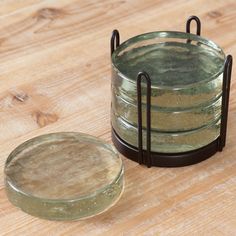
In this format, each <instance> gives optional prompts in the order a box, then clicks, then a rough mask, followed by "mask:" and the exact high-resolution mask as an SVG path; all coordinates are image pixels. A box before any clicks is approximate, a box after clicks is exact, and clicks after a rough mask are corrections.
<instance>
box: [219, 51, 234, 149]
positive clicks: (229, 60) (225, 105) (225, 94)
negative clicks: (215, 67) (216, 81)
mask: <svg viewBox="0 0 236 236" xmlns="http://www.w3.org/2000/svg"><path fill="white" fill-rule="evenodd" d="M232 65H233V57H232V56H231V55H228V56H227V57H226V59H225V63H224V72H223V84H222V104H221V125H220V137H219V143H218V150H219V151H222V150H223V148H224V146H225V143H226V133H227V121H228V110H229V94H230V82H231V72H232Z"/></svg>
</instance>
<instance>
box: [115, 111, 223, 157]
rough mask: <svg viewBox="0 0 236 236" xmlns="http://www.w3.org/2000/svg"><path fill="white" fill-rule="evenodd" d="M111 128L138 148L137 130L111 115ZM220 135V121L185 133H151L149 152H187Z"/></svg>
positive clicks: (144, 132)
mask: <svg viewBox="0 0 236 236" xmlns="http://www.w3.org/2000/svg"><path fill="white" fill-rule="evenodd" d="M112 126H113V128H114V129H115V131H116V133H117V134H118V135H119V136H120V137H122V139H123V140H124V141H126V142H127V143H129V144H131V145H133V146H135V147H137V146H138V138H137V137H138V129H137V127H136V126H134V125H131V124H129V123H128V122H126V121H125V120H123V119H122V118H121V117H118V116H116V115H115V114H113V113H112ZM219 133H220V120H218V121H216V122H214V123H212V124H210V125H208V126H204V127H202V128H200V129H197V130H192V131H186V132H173V133H170V132H157V131H153V130H152V131H151V151H153V152H162V153H178V152H187V151H192V150H194V149H198V148H201V147H203V146H205V145H207V144H209V143H211V142H212V141H214V140H215V139H216V138H217V137H218V136H219ZM143 145H144V149H146V130H145V129H144V131H143Z"/></svg>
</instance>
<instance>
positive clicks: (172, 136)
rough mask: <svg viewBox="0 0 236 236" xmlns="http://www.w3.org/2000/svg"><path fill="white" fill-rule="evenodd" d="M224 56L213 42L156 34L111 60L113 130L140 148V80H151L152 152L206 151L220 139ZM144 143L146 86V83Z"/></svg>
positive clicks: (133, 42)
mask: <svg viewBox="0 0 236 236" xmlns="http://www.w3.org/2000/svg"><path fill="white" fill-rule="evenodd" d="M224 60H225V54H224V52H223V50H222V49H221V48H220V47H218V46H217V45H216V44H215V43H213V42H212V41H210V40H207V39H204V38H202V37H200V36H197V35H193V34H188V33H183V32H151V33H146V34H142V35H138V36H136V37H133V38H131V39H129V40H127V41H125V42H124V43H122V44H121V45H120V46H119V47H118V48H117V49H116V50H115V51H114V53H113V54H112V89H111V91H112V109H111V116H112V126H113V128H114V129H115V131H116V133H117V134H118V135H119V136H120V138H122V139H123V140H124V141H126V142H127V143H129V144H131V145H133V146H136V147H137V146H138V129H137V123H138V122H137V120H138V117H137V110H138V109H137V85H136V79H137V75H138V73H139V72H141V71H145V72H147V73H148V74H149V76H150V79H151V149H152V151H155V152H164V153H178V152H186V151H192V150H195V149H198V148H200V147H203V146H205V145H207V144H209V143H211V142H212V141H214V140H215V139H216V138H217V137H218V136H219V133H220V120H221V106H222V104H221V103H222V102H221V101H222V99H221V96H222V80H223V69H224ZM141 92H142V112H143V113H142V118H143V119H142V120H143V124H142V125H143V143H144V148H145V144H146V143H145V142H146V141H145V140H146V130H145V128H146V83H145V80H143V81H142V88H141Z"/></svg>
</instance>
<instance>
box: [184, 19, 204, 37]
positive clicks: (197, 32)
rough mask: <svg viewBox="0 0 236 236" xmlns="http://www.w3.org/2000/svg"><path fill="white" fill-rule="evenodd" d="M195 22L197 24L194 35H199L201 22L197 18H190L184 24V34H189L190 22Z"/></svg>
mask: <svg viewBox="0 0 236 236" xmlns="http://www.w3.org/2000/svg"><path fill="white" fill-rule="evenodd" d="M193 20H194V21H195V22H196V24H197V30H196V34H197V35H199V36H200V35H201V21H200V19H199V18H198V17H197V16H190V17H189V18H188V20H187V22H186V33H190V26H191V22H192V21H193Z"/></svg>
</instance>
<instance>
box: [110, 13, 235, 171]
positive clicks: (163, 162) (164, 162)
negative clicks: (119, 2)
mask: <svg viewBox="0 0 236 236" xmlns="http://www.w3.org/2000/svg"><path fill="white" fill-rule="evenodd" d="M193 20H194V21H195V22H196V34H197V35H199V36H200V34H201V21H200V19H199V18H198V17H197V16H190V17H189V18H188V20H187V22H186V33H190V26H191V22H192V21H193ZM188 42H191V41H188ZM119 45H120V35H119V31H118V30H114V31H113V32H112V37H111V55H112V54H113V52H114V51H115V50H116V48H117V47H119ZM232 64H233V58H232V56H231V55H228V56H227V57H226V59H225V63H224V71H223V83H222V103H221V124H220V135H219V137H218V138H217V139H216V140H214V141H213V142H211V143H209V144H207V145H206V146H204V147H201V148H198V149H195V150H192V151H188V152H181V153H160V152H152V151H151V79H150V77H149V75H148V73H147V72H145V71H141V72H139V73H138V76H137V102H138V148H137V147H135V146H132V145H130V144H129V143H127V142H125V141H124V140H123V139H122V138H121V137H119V135H118V134H117V133H116V131H115V130H114V128H113V127H112V141H113V143H114V145H115V147H116V148H117V149H118V150H119V152H120V153H122V154H123V155H124V156H126V157H127V158H129V159H131V160H133V161H136V162H138V163H139V164H144V165H146V166H147V167H151V166H160V167H180V166H187V165H192V164H196V163H198V162H201V161H203V160H205V159H207V158H209V157H211V156H212V155H214V154H215V153H216V152H218V151H220V152H221V151H222V150H223V148H224V147H225V144H226V134H227V120H228V109H229V94H230V82H231V72H232ZM143 79H145V81H146V94H147V95H146V134H147V138H146V150H144V148H143V136H142V133H143V125H142V99H141V98H142V94H141V82H142V80H143Z"/></svg>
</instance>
